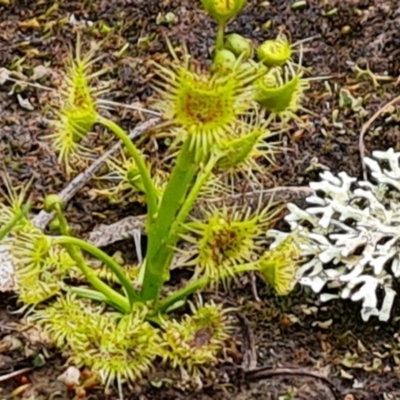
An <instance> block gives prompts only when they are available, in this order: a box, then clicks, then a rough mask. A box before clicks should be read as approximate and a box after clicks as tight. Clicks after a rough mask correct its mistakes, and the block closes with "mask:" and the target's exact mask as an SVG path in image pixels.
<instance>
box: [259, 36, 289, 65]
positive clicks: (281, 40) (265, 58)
mask: <svg viewBox="0 0 400 400" xmlns="http://www.w3.org/2000/svg"><path fill="white" fill-rule="evenodd" d="M291 55H292V49H291V47H290V43H289V40H288V39H287V37H286V36H284V35H280V36H278V37H277V38H276V39H274V40H266V41H265V42H263V43H262V44H261V45H260V46H259V48H258V49H257V57H258V59H259V60H260V61H261V62H262V63H264V64H265V65H266V66H267V67H277V66H282V65H284V64H285V63H286V62H287V61H288V60H289V59H290V56H291Z"/></svg>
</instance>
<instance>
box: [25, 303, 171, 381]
mask: <svg viewBox="0 0 400 400" xmlns="http://www.w3.org/2000/svg"><path fill="white" fill-rule="evenodd" d="M147 312H148V311H147V309H146V308H145V307H144V306H143V305H139V304H138V305H137V307H135V308H134V309H133V310H132V312H131V313H130V314H127V315H124V316H120V315H118V314H116V313H110V312H107V311H105V310H104V305H99V304H94V303H93V302H91V301H89V300H84V299H78V298H76V297H75V296H73V295H67V296H60V297H59V298H58V299H57V300H56V301H54V302H53V303H52V304H51V305H49V306H47V307H45V308H43V309H40V310H37V311H35V312H34V314H33V315H31V316H30V321H33V322H36V323H38V324H39V325H41V326H42V327H43V329H44V330H45V331H46V332H47V333H48V334H49V336H50V338H52V340H53V341H54V342H55V344H56V345H57V347H59V348H61V349H63V350H65V351H67V353H68V354H69V355H70V358H69V363H72V364H74V365H76V366H78V367H84V366H85V367H87V368H89V369H90V370H91V371H92V372H93V373H94V374H95V375H97V376H98V378H99V380H100V381H101V382H102V383H103V384H105V385H106V387H108V386H109V385H111V384H112V383H114V382H117V383H118V386H119V387H121V385H122V383H124V382H128V383H131V384H132V383H134V382H135V381H137V380H138V379H140V378H141V377H142V375H143V374H144V373H146V372H148V371H149V369H151V367H152V363H153V361H154V359H155V358H156V357H157V356H162V355H163V351H164V349H163V345H162V342H161V335H160V334H159V331H158V330H157V328H154V327H153V326H152V325H150V324H149V323H148V322H146V321H145V318H146V316H147Z"/></svg>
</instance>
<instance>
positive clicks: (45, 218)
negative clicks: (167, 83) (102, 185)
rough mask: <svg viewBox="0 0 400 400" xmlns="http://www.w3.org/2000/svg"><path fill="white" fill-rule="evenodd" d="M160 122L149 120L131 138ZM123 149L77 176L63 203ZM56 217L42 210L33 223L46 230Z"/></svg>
mask: <svg viewBox="0 0 400 400" xmlns="http://www.w3.org/2000/svg"><path fill="white" fill-rule="evenodd" d="M158 122H160V118H152V119H149V120H147V121H145V122H143V123H142V124H140V125H138V126H137V127H136V128H135V129H134V130H133V131H132V132H131V133H130V134H129V137H130V138H131V139H134V138H136V137H138V136H140V135H142V134H143V133H144V132H146V131H148V130H149V129H150V128H152V127H153V126H155V125H156V124H158ZM121 147H122V143H121V142H118V143H116V144H115V145H114V146H113V147H111V149H110V150H108V151H106V152H105V153H104V154H103V155H102V156H101V157H99V158H98V159H97V160H96V161H95V162H94V163H93V164H91V165H90V166H89V168H87V169H86V170H85V171H84V172H82V173H81V174H79V175H78V176H76V177H75V178H74V179H73V180H72V181H71V182H70V183H69V184H68V186H67V187H66V188H65V189H63V190H62V191H61V192H60V193H59V195H60V197H61V199H62V200H63V202H65V203H66V202H68V201H69V200H71V198H72V197H73V196H74V195H75V194H76V193H77V192H78V191H79V190H80V189H82V188H83V186H85V184H86V183H87V182H88V181H89V180H90V179H91V178H92V177H93V175H94V174H95V173H96V172H97V171H98V170H99V169H100V168H101V166H102V165H103V164H104V162H105V161H106V160H107V158H109V157H111V156H112V155H113V154H115V153H116V152H117V151H118V150H119V149H120V148H121ZM53 217H54V215H53V214H51V213H50V214H49V213H47V212H46V211H44V210H42V211H40V213H39V214H38V215H36V216H35V217H34V218H33V220H32V222H33V224H34V225H35V226H36V227H38V228H39V229H42V230H44V229H45V228H46V226H47V225H48V224H49V223H50V221H51V220H52V219H53Z"/></svg>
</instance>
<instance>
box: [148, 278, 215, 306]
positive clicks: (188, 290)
mask: <svg viewBox="0 0 400 400" xmlns="http://www.w3.org/2000/svg"><path fill="white" fill-rule="evenodd" d="M208 282H209V279H208V278H207V277H202V278H200V279H197V280H195V281H193V282H191V283H189V284H187V285H186V286H185V287H184V288H182V289H180V290H178V291H176V292H175V293H173V294H171V296H168V297H167V298H166V299H164V300H163V301H162V302H160V304H159V306H158V307H157V308H156V309H155V311H154V314H163V313H165V312H166V311H168V309H169V308H170V307H172V306H173V305H174V304H175V303H176V302H178V301H180V300H184V299H186V298H187V297H188V296H190V295H191V294H193V293H195V292H197V291H198V290H200V289H202V288H204V287H205V286H206V285H207V283H208Z"/></svg>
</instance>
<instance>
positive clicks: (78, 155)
mask: <svg viewBox="0 0 400 400" xmlns="http://www.w3.org/2000/svg"><path fill="white" fill-rule="evenodd" d="M96 51H97V47H96V46H95V47H93V48H92V49H91V50H90V51H89V52H88V53H87V54H86V55H85V56H82V55H81V43H80V40H79V38H78V44H77V49H76V53H75V54H72V53H71V54H70V56H69V59H68V62H67V70H66V74H65V76H64V81H63V84H62V86H61V90H60V93H59V95H60V96H59V104H58V105H57V106H56V107H55V109H54V114H55V119H54V120H52V121H50V124H51V125H52V127H53V132H52V133H51V134H50V135H48V136H47V137H48V138H49V139H50V140H51V141H52V144H53V147H54V149H55V150H56V152H57V153H58V159H59V162H60V163H62V164H63V165H64V166H65V167H66V170H67V172H68V173H69V172H71V171H73V170H74V169H75V166H76V165H77V164H79V163H81V162H82V161H83V160H85V159H87V158H93V150H92V148H91V146H89V145H88V144H86V145H84V144H82V143H83V139H85V138H86V136H87V135H88V133H89V132H90V131H91V130H92V128H93V126H94V124H95V123H96V120H97V100H96V98H97V96H99V94H100V93H103V92H104V91H101V90H99V89H97V88H95V87H93V86H92V85H91V81H92V80H93V79H94V78H95V77H97V76H99V75H101V74H103V73H104V70H100V71H97V72H92V67H93V64H94V63H96V62H97V61H98V59H95V58H94V54H95V52H96ZM72 165H74V168H72Z"/></svg>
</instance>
